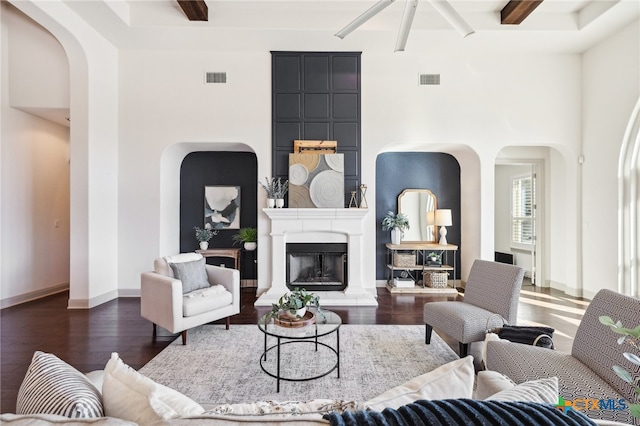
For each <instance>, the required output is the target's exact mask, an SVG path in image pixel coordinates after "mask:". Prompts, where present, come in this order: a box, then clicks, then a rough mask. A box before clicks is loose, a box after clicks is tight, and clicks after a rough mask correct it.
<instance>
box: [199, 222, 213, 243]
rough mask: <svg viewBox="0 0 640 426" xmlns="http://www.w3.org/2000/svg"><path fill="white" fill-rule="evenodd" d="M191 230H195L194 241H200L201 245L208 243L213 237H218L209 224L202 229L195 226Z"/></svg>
mask: <svg viewBox="0 0 640 426" xmlns="http://www.w3.org/2000/svg"><path fill="white" fill-rule="evenodd" d="M193 229H195V230H196V240H198V241H200V242H201V243H202V242H205V241H209V240H210V239H211V238H213V236H214V235H218V230H217V229H213V228H212V227H211V224H210V223H207V224H206V225H204V229H203V228H198V227H197V226H194V227H193Z"/></svg>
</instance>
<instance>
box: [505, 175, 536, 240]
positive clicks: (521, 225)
mask: <svg viewBox="0 0 640 426" xmlns="http://www.w3.org/2000/svg"><path fill="white" fill-rule="evenodd" d="M533 182H534V181H533V178H532V176H531V175H526V176H519V177H515V178H513V182H512V193H511V242H512V243H514V244H525V245H531V244H532V243H533V194H534V188H533V185H534V183H533Z"/></svg>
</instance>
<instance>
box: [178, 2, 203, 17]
mask: <svg viewBox="0 0 640 426" xmlns="http://www.w3.org/2000/svg"><path fill="white" fill-rule="evenodd" d="M178 4H179V5H180V7H181V8H182V10H183V11H184V13H185V15H187V18H189V20H190V21H208V20H209V8H208V7H207V4H206V3H205V2H204V0H178Z"/></svg>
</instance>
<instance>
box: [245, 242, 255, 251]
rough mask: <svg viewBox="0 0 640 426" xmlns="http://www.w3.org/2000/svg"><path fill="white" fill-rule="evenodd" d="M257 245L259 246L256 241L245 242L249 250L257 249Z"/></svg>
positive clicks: (246, 248)
mask: <svg viewBox="0 0 640 426" xmlns="http://www.w3.org/2000/svg"><path fill="white" fill-rule="evenodd" d="M256 247H258V243H256V242H255V241H250V242H246V243H244V249H245V250H247V251H252V250H255V249H256Z"/></svg>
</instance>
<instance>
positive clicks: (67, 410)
mask: <svg viewBox="0 0 640 426" xmlns="http://www.w3.org/2000/svg"><path fill="white" fill-rule="evenodd" d="M16 413H17V414H57V415H61V416H65V417H71V418H83V417H103V416H104V409H103V406H102V396H101V395H100V392H99V391H98V389H96V388H95V386H93V385H92V384H91V382H90V381H89V379H88V378H87V377H86V376H85V375H84V374H82V373H81V372H79V371H78V370H76V369H75V368H73V367H72V366H70V365H69V364H67V363H66V362H64V361H62V360H61V359H60V358H58V357H57V356H55V355H52V354H48V353H44V352H40V351H36V352H35V353H34V354H33V358H32V359H31V365H29V368H28V369H27V374H26V375H25V377H24V380H23V381H22V384H21V385H20V389H19V390H18V400H17V402H16Z"/></svg>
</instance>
